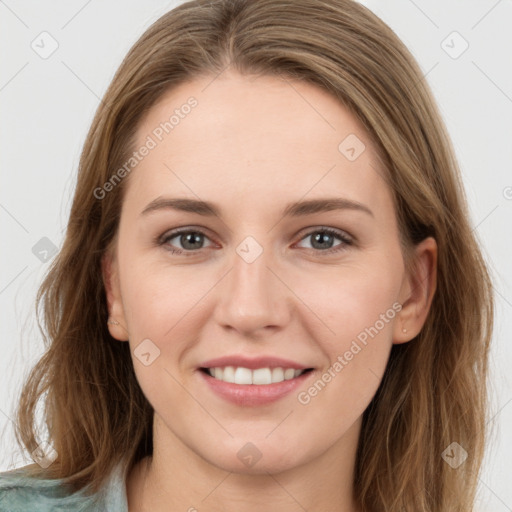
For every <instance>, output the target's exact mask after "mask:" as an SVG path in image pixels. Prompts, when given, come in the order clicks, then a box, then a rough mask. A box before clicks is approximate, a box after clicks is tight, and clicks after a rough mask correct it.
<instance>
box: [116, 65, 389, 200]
mask: <svg viewBox="0 0 512 512" xmlns="http://www.w3.org/2000/svg"><path fill="white" fill-rule="evenodd" d="M149 141H151V142H149ZM144 145H148V146H151V149H150V151H148V152H146V153H147V154H146V156H144V157H143V158H142V159H141V160H140V161H139V162H138V164H137V165H136V167H135V169H134V170H133V171H132V173H131V176H130V186H129V187H128V193H127V196H126V200H127V201H128V200H137V201H139V202H140V203H142V202H143V201H145V202H147V201H149V200H151V199H154V198H155V197H157V196H159V195H162V194H164V193H165V192H169V193H173V195H176V193H182V195H186V196H190V197H194V196H199V197H201V198H208V199H212V200H213V201H215V200H216V196H217V195H218V196H219V201H221V200H223V199H224V200H225V198H226V196H232V197H233V198H235V197H237V196H239V195H240V194H241V193H243V194H244V197H245V200H246V201H245V202H246V203H247V201H249V202H251V200H253V201H254V204H258V205H260V208H261V207H262V205H264V204H265V202H268V201H270V202H274V203H275V201H276V199H277V198H281V197H282V199H283V202H287V200H297V199H298V198H301V197H303V196H304V195H306V194H307V195H308V198H314V197H315V196H319V197H320V196H325V195H326V194H329V195H330V196H332V195H336V194H339V195H342V196H343V197H347V198H351V199H354V200H358V201H360V202H365V203H367V204H373V205H376V206H379V205H380V206H382V207H385V206H386V205H387V207H388V208H389V205H390V201H391V196H390V192H389V190H388V189H387V185H386V183H385V182H384V180H383V176H384V171H383V169H381V167H380V164H379V163H378V161H377V158H376V152H375V149H374V146H373V144H372V142H371V141H370V139H369V137H368V135H367V133H366V131H365V129H364V127H363V125H362V123H361V122H360V121H359V120H358V119H357V118H356V117H355V116H353V115H352V114H351V113H350V111H349V110H348V109H347V108H346V107H345V106H343V105H342V104H341V103H340V102H339V101H338V100H337V99H336V98H334V97H333V96H332V95H330V94H329V93H327V92H326V91H324V90H322V89H320V88H318V87H316V86H314V85H312V84H309V83H305V82H299V81H291V80H289V79H282V78H278V77H269V76H259V77H253V76H251V77H248V76H241V75H239V74H237V73H234V72H225V73H223V74H221V75H220V76H219V77H217V78H215V77H212V76H208V77H201V78H197V79H194V80H192V81H189V82H186V83H182V84H180V85H179V86H178V87H175V88H173V89H172V90H170V91H168V92H167V93H166V94H165V95H164V96H163V97H162V98H161V99H160V101H159V102H158V103H157V104H155V105H154V106H153V108H151V109H150V110H149V112H148V113H147V114H146V115H145V117H144V118H143V119H142V121H141V123H140V124H139V127H138V130H137V137H136V145H135V146H136V148H135V149H137V148H141V147H142V146H144ZM135 192H136V194H135Z"/></svg>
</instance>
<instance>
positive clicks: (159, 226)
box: [0, 0, 493, 512]
mask: <svg viewBox="0 0 512 512" xmlns="http://www.w3.org/2000/svg"><path fill="white" fill-rule="evenodd" d="M324 244H326V246H325V245H324ZM468 276H471V278H470V279H468ZM38 304H39V307H41V305H42V307H43V312H44V320H45V329H46V335H47V338H48V340H49V347H48V351H47V352H46V354H45V355H44V357H43V358H42V359H41V361H40V362H39V363H38V364H37V366H36V367H35V368H34V370H33V372H32V374H31V375H30V378H29V379H28V381H27V383H26V384H25V387H24V389H23V392H22V396H21V400H20V406H19V413H18V418H17V419H18V426H19V430H18V432H17V434H18V438H19V440H20V443H21V445H22V446H24V447H25V448H26V449H27V450H28V452H29V453H30V454H31V455H32V457H33V459H34V460H35V463H34V464H33V465H31V466H27V467H25V468H20V469H18V470H16V471H14V472H11V473H4V474H3V476H2V479H1V482H2V483H1V488H0V510H28V509H30V510H53V509H55V508H56V507H57V506H60V507H61V508H62V509H63V510H116V511H129V512H134V511H140V510H149V509H151V510H152V511H155V512H159V511H161V510H162V511H163V510H190V511H191V510H226V511H229V510H231V509H233V510H234V509H235V508H236V510H244V511H252V510H261V509H272V510H279V511H285V512H286V511H288V510H308V511H310V512H312V511H316V510H336V511H346V512H348V511H350V512H356V511H357V512H367V511H382V510H386V511H401V510H411V511H412V510H414V511H436V512H439V511H440V512H443V511H448V510H450V511H464V512H467V511H469V510H472V509H473V506H474V497H475V490H476V484H477V481H478V472H479V469H480V465H481V461H482V457H483V453H484V439H485V431H486V430H485V420H486V418H485V413H486V381H487V355H488V349H489V342H490V339H491V334H492V332H491V331H492V317H493V297H492V292H491V281H490V278H489V275H488V271H487V268H486V265H485V263H484V261H483V258H482V255H481V252H480V249H479V246H478V243H477V241H476V240H475V238H474V236H473V234H472V230H471V227H470V223H469V215H468V209H467V205H466V200H465V196H464V190H463V187H462V184H461V179H460V172H459V169H458V166H457V163H456V160H455V158H454V156H453V149H452V147H451V144H450V142H449V138H448V136H447V133H446V130H445V127H444V125H443V123H442V120H441V117H440V115H439V112H438V110H437V107H436V105H435V103H434V101H433V98H432V95H431V92H430V91H429V89H428V86H427V84H426V83H425V81H424V80H422V74H421V70H420V69H419V67H418V65H417V64H416V62H415V61H414V59H413V58H412V56H411V54H410V53H409V52H408V50H407V49H406V48H405V47H404V45H403V44H402V43H401V42H400V40H399V39H398V38H397V37H396V35H395V34H394V33H393V32H392V31H391V29H390V28H389V27H387V26H386V25H385V24H384V23H383V22H382V21H381V20H379V19H378V18H377V17H376V16H375V15H374V14H372V13H371V12H370V11H369V10H368V9H366V8H364V7H363V6H361V5H359V4H357V3H355V2H352V1H349V0H330V1H324V2H318V1H313V0H300V1H296V0H294V1H292V0H279V1H276V0H268V1H267V0H258V1H255V2H254V1H253V2H250V1H242V0H237V1H235V0H232V1H226V0H216V1H208V2H206V1H203V0H196V1H192V2H187V3H185V4H182V5H180V6H179V7H177V8H175V9H173V10H172V11H170V12H169V13H167V14H166V15H164V16H162V17H161V18H160V19H159V20H158V21H157V22H156V23H155V24H154V25H152V26H151V27H150V28H149V29H148V30H147V32H146V33H145V34H144V35H143V36H142V37H141V38H140V40H139V41H138V42H137V43H136V44H135V45H134V47H133V48H132V49H131V50H130V52H129V54H128V55H127V57H126V58H125V60H124V61H123V63H122V64H121V66H120V69H119V70H118V72H117V74H116V76H115V77H114V79H113V82H112V84H111V86H110V87H109V89H108V91H107V93H106V94H105V97H104V98H103V101H102V103H101V105H100V107H99V108H98V112H97V113H96V117H95V119H94V121H93V125H92V127H91V129H90V132H89V135H88V138H87V140H86V143H85V146H84V149H83V153H82V158H81V162H80V169H79V175H78V181H77V186H76V192H75V197H74V201H73V206H72V209H71V213H70V220H69V224H68V228H67V233H66V238H65V241H64V245H63V247H62V249H61V251H60V253H59V255H58V256H57V257H56V259H55V260H54V263H53V265H52V267H51V269H50V271H49V274H48V276H47V277H46V279H45V281H44V283H43V285H42V287H41V289H40V292H39V294H38ZM40 399H44V405H45V409H44V411H45V420H46V425H47V427H48V432H49V437H48V439H46V440H44V439H41V438H40V437H39V436H38V434H37V430H36V428H35V424H36V422H35V410H36V405H37V403H38V402H39V400H40Z"/></svg>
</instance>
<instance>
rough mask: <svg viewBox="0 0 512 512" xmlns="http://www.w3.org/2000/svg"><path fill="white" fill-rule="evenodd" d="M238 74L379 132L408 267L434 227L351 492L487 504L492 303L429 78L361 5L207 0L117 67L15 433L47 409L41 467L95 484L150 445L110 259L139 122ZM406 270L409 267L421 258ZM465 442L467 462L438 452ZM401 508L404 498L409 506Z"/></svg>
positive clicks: (81, 175) (27, 437)
mask: <svg viewBox="0 0 512 512" xmlns="http://www.w3.org/2000/svg"><path fill="white" fill-rule="evenodd" d="M228 66H230V67H232V68H233V69H235V70H236V71H238V72H239V73H241V74H244V75H249V74H261V75H269V76H277V75H279V76H286V77H291V78H294V79H298V80H303V81H307V82H309V83H311V84H315V85H316V86H318V87H321V88H323V89H324V90H326V91H328V92H329V93H330V94H332V95H333V96H334V97H336V98H337V99H338V100H339V101H340V102H341V103H342V104H343V105H345V106H346V107H347V108H348V109H349V110H350V111H351V112H352V113H353V114H354V115H355V116H357V118H359V119H360V120H361V121H362V122H363V123H364V126H365V127H366V129H367V131H368V135H369V136H370V137H371V139H372V140H373V141H374V143H375V145H376V147H377V148H378V150H379V153H380V154H381V159H382V162H383V165H384V166H385V169H386V171H387V175H386V179H387V180H388V183H389V186H390V188H391V190H392V193H393V199H394V203H395V209H396V215H397V221H398V224H399V228H400V234H401V240H402V244H403V247H404V256H405V260H406V261H407V262H408V265H412V264H413V263H412V261H411V260H410V258H409V255H410V254H411V249H412V248H414V245H415V244H417V243H418V242H420V241H421V240H423V239H424V238H425V237H426V236H433V237H434V238H435V239H436V241H437V245H438V262H437V264H438V270H437V271H438V274H437V289H436V293H435V296H434V299H433V302H432V305H431V308H430V311H429V314H428V317H427V319H426V322H425V324H424V327H423V329H422V331H421V332H420V333H419V334H418V336H417V338H416V339H415V340H413V341H412V342H410V343H404V344H400V345H393V348H392V351H391V355H390V359H389V363H388V367H387V369H386V372H385V375H384V378H383V380H382V382H381V385H380V387H379V389H378V391H377V393H376V395H375V396H374V398H373V400H372V402H371V403H370V405H369V407H368V408H367V410H366V411H365V413H364V417H363V426H362V431H361V436H360V441H359V446H358V452H357V459H356V473H355V475H356V477H355V482H354V485H355V491H356V496H357V498H358V500H359V503H360V505H361V508H362V509H363V510H365V511H378V512H382V511H383V510H386V511H388V512H392V511H399V510H414V511H417V512H419V511H431V512H447V511H451V512H454V511H464V512H468V511H470V510H473V506H474V498H475V493H476V488H477V481H478V474H479V471H480V466H481V462H482V458H483V455H484V447H485V443H484V441H485V437H486V411H487V364H488V362H487V359H488V350H489V343H490V339H491V335H492V325H493V316H494V300H493V295H492V284H491V279H490V276H489V273H488V270H487V267H486V264H485V261H484V259H483V257H482V253H481V250H480V248H479V244H478V241H477V239H476V238H475V235H474V234H473V232H472V229H471V226H470V223H469V213H468V207H467V202H466V197H465V193H464V188H463V185H462V182H461V178H460V171H459V168H458V164H457V162H456V159H455V157H454V151H453V148H452V146H451V143H450V141H449V137H448V134H447V131H446V128H445V126H444V124H443V122H442V118H441V116H440V114H439V111H438V109H437V106H436V104H435V102H434V100H433V96H432V94H431V92H430V90H429V87H428V85H427V84H426V81H425V80H424V79H423V75H422V71H421V69H420V68H419V66H418V64H417V63H416V62H415V60H414V58H413V57H412V56H411V54H410V52H409V51H408V50H407V48H406V47H405V46H404V45H403V43H402V42H401V41H400V40H399V39H398V37H397V36H396V35H395V34H394V32H393V31H392V30H391V29H390V28H389V27H388V26H387V25H386V24H385V23H384V22H383V21H381V20H380V19H379V18H378V17H377V16H375V15H374V14H373V13H372V12H371V11H369V10H368V9H367V8H365V7H363V6H362V5H360V4H358V3H356V2H354V1H350V0H251V1H248V0H194V1H190V2H187V3H184V4H181V5H179V6H178V7H177V8H175V9H173V10H172V11H170V12H168V13H166V14H165V15H164V16H162V17H161V18H160V19H159V20H157V21H156V22H155V23H154V24H153V25H152V26H151V27H150V28H149V29H148V30H147V31H146V32H145V33H144V34H143V35H142V37H141V38H140V39H139V40H138V41H137V42H136V43H135V45H134V46H133V47H132V49H131V50H130V52H129V53H128V55H127V56H126V57H125V59H124V61H123V62H122V64H121V66H120V68H119V69H118V71H117V73H116V75H115V77H114V79H113V81H112V83H111V85H110V87H109V88H108V90H107V92H106V94H105V96H104V98H103V100H102V101H101V104H100V105H99V107H98V110H97V112H96V116H95V118H94V121H93V123H92V126H91V128H90V131H89V134H88V137H87V140H86V142H85V145H84V148H83V152H82V156H81V159H80V165H79V172H78V178H77V185H76V191H75V195H74V199H73V204H72V208H71V213H70V218H69V223H68V226H67V231H66V236H65V240H64V243H63V246H62V249H61V250H60V252H59V254H58V255H57V256H56V258H55V259H54V261H53V263H52V265H51V267H50V269H49V271H48V274H47V276H46V277H45V280H44V282H43V283H42V286H41V288H40V290H39V292H38V295H37V307H36V309H37V313H38V318H40V316H41V315H40V313H42V315H43V322H42V324H41V322H39V326H40V328H41V330H42V332H43V336H44V337H45V342H46V343H47V351H46V353H45V354H44V356H43V357H42V359H41V360H40V361H39V362H38V364H37V365H36V366H35V368H34V369H33V371H32V372H31V374H30V376H29V378H28V380H27V382H26V383H25V385H24V388H23V390H22V393H21V399H20V402H19V410H18V414H17V423H18V431H17V436H18V441H19V442H20V445H21V446H22V447H24V448H26V449H27V450H28V451H29V452H32V451H33V450H34V449H35V448H36V446H37V445H38V438H37V435H36V423H37V422H36V419H37V418H36V414H35V413H36V406H37V405H38V403H39V402H40V401H43V403H44V414H45V416H44V420H45V423H46V425H47V428H48V431H49V434H50V441H51V444H52V446H53V447H54V448H55V449H56V450H57V452H58V454H59V455H58V458H57V459H56V460H55V461H54V462H53V464H51V465H50V466H49V467H48V468H47V469H45V470H42V469H41V468H40V467H39V466H37V465H33V466H30V467H28V469H32V471H33V474H34V475H39V476H43V475H44V476H45V477H47V478H63V479H65V481H66V482H68V483H69V484H70V485H72V486H73V487H74V488H76V489H81V488H83V487H84V486H85V485H86V484H89V485H90V486H91V488H92V489H93V490H96V489H98V488H99V486H100V485H101V484H102V482H103V481H104V479H105V478H106V476H107V475H108V473H109V472H110V471H111V469H112V468H113V466H114V465H115V464H117V463H118V462H121V461H126V463H127V464H129V465H132V464H134V463H135V462H137V461H138V460H140V459H141V458H142V457H144V456H146V455H150V454H151V453H152V417H153V411H152V408H151V406H150V404H149V403H148V401H147V400H146V398H145V397H144V395H143V393H142V391H141V389H140V387H139V385H138V382H137V380H136V377H135V373H134V370H133V365H132V360H131V357H130V352H129V346H128V344H127V343H119V342H118V341H117V340H115V339H113V338H112V337H111V336H110V334H109V331H108V329H107V323H106V322H107V316H108V311H107V304H106V297H105V290H104V285H103V281H102V279H101V275H102V272H101V258H102V256H103V254H104V253H105V251H106V250H107V249H108V248H109V247H111V246H112V243H113V241H114V240H115V236H116V233H117V227H118V223H119V217H120V211H121V204H122V200H123V191H124V190H125V187H126V181H127V180H126V179H125V180H121V181H120V182H119V183H118V184H117V183H116V186H113V187H112V190H111V191H109V192H108V193H107V194H105V195H104V197H102V198H101V199H99V198H98V197H97V194H96V195H95V194H94V193H93V191H94V190H97V189H98V188H101V187H102V186H103V185H104V184H105V183H106V182H107V181H109V179H111V177H112V175H113V174H114V173H115V172H116V170H117V169H119V168H120V167H121V166H122V165H123V163H124V162H126V160H127V158H129V156H130V154H131V153H132V152H133V150H134V147H133V142H134V133H135V130H136V129H137V127H138V124H139V123H140V120H141V119H142V116H143V115H144V114H145V113H146V112H147V111H148V110H149V109H150V108H151V107H152V106H153V105H154V104H155V103H156V101H157V100H158V99H159V98H160V97H161V96H162V95H163V93H165V92H167V91H169V90H170V89H172V88H173V87H174V86H177V85H179V84H181V83H183V82H185V81H187V80H190V79H193V78H195V77H198V76H200V75H211V76H212V77H213V76H216V75H218V74H219V73H221V72H222V71H223V70H224V69H226V68H227V67H228ZM408 268H409V267H408ZM452 442H457V443H458V444H459V445H460V446H461V447H462V448H463V449H464V450H465V451H466V452H467V454H468V455H467V460H466V461H465V462H464V463H463V464H462V465H460V466H459V467H458V468H457V469H454V468H452V467H451V466H450V465H449V464H448V463H447V462H445V460H444V459H443V457H442V453H443V451H444V450H445V449H446V448H447V447H448V446H449V445H450V444H451V443H452ZM404 507H405V508H404Z"/></svg>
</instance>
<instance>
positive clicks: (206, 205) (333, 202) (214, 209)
mask: <svg viewBox="0 0 512 512" xmlns="http://www.w3.org/2000/svg"><path fill="white" fill-rule="evenodd" d="M158 210H177V211H182V212H190V213H196V214H198V215H203V216H205V217H211V216H214V215H215V216H218V217H220V208H219V207H218V206H216V205H215V204H213V203H211V202H209V201H200V200H197V199H186V198H174V197H157V198H156V199H154V200H153V201H151V202H150V203H149V204H148V205H147V206H146V207H145V208H144V210H142V212H141V215H147V214H149V213H151V212H155V211H158ZM333 210H355V211H361V212H364V213H367V214H368V215H371V216H372V217H374V215H373V212H372V211H371V210H370V209H369V208H368V207H367V206H365V205H364V204H361V203H358V202H357V201H353V200H351V199H346V198H340V197H328V198H323V199H309V200H306V201H297V202H294V203H290V204H288V205H287V206H286V207H285V208H284V210H283V212H282V216H283V217H302V216H306V215H312V214H315V213H320V212H329V211H333Z"/></svg>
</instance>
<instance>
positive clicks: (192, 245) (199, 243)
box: [156, 227, 353, 256]
mask: <svg viewBox="0 0 512 512" xmlns="http://www.w3.org/2000/svg"><path fill="white" fill-rule="evenodd" d="M175 238H176V239H178V241H179V243H180V244H181V247H182V248H177V247H175V246H173V245H171V244H170V242H171V240H173V239H175ZM307 238H311V239H312V244H311V245H312V246H313V247H312V250H314V252H317V253H321V254H331V253H335V252H341V251H343V250H346V249H347V247H348V246H351V245H353V240H352V239H351V238H350V237H349V236H348V235H346V234H344V233H343V232H341V231H338V230H335V229H331V228H324V227H323V228H317V229H315V230H312V231H310V232H309V233H307V234H306V235H305V236H304V237H303V238H301V241H302V240H305V239H307ZM336 238H337V239H338V240H340V241H341V243H339V244H337V245H335V246H334V247H333V246H332V243H333V242H334V239H336ZM205 239H206V240H209V238H208V236H207V235H206V234H205V233H204V232H203V231H201V230H198V229H190V228H181V229H177V230H174V231H172V232H170V233H167V234H165V235H164V236H163V237H159V238H157V240H156V243H157V245H159V246H163V247H164V248H165V249H166V250H168V251H169V252H171V253H172V254H184V255H186V256H193V255H194V254H196V253H197V252H198V251H199V250H201V249H203V248H204V246H203V243H204V240H205ZM212 245H213V244H212ZM322 246H323V247H322ZM325 246H327V247H325Z"/></svg>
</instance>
